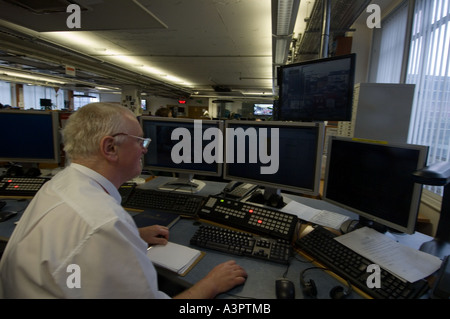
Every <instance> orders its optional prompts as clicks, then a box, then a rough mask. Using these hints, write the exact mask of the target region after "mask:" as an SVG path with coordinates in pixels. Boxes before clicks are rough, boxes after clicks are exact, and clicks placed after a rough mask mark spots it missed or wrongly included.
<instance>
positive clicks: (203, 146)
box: [140, 116, 223, 193]
mask: <svg viewBox="0 0 450 319" xmlns="http://www.w3.org/2000/svg"><path fill="white" fill-rule="evenodd" d="M140 122H141V126H142V129H143V131H144V136H145V137H149V138H151V139H152V141H151V143H150V145H149V147H148V151H147V153H146V154H145V156H144V168H145V169H149V170H151V171H161V172H171V173H178V174H179V178H178V179H177V180H176V181H174V182H171V183H170V184H166V185H163V186H161V187H160V188H161V189H164V190H172V191H179V192H188V193H196V192H198V191H200V190H201V189H202V187H203V186H204V185H205V184H204V182H202V181H199V180H194V175H200V176H221V175H222V166H223V121H220V120H194V119H185V118H164V117H152V116H142V117H141V118H140Z"/></svg>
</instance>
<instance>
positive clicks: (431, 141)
mask: <svg viewBox="0 0 450 319" xmlns="http://www.w3.org/2000/svg"><path fill="white" fill-rule="evenodd" d="M449 47H450V0H432V1H430V0H417V1H416V6H415V9H414V20H413V29H412V32H411V47H410V57H409V63H408V72H407V76H406V83H413V84H416V96H415V99H414V107H413V114H414V115H413V119H412V121H411V129H410V130H411V131H410V143H415V144H422V145H428V146H430V155H429V158H428V164H433V163H436V162H442V161H449V160H450V59H449ZM430 189H431V190H432V191H434V192H437V193H440V192H442V188H441V187H437V188H430Z"/></svg>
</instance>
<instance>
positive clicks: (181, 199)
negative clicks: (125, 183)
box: [122, 188, 205, 217]
mask: <svg viewBox="0 0 450 319" xmlns="http://www.w3.org/2000/svg"><path fill="white" fill-rule="evenodd" d="M204 199H205V197H203V196H199V195H192V194H186V193H177V192H167V191H161V190H156V189H144V188H135V189H134V190H133V191H132V192H131V194H129V195H128V198H127V200H126V201H125V202H124V203H122V206H123V207H126V208H135V209H156V210H162V211H167V212H170V213H175V214H178V215H180V216H185V217H195V216H196V215H197V212H198V210H199V209H200V208H201V207H202V204H203V201H204Z"/></svg>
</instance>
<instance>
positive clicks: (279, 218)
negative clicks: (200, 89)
mask: <svg viewBox="0 0 450 319" xmlns="http://www.w3.org/2000/svg"><path fill="white" fill-rule="evenodd" d="M198 216H199V217H200V218H203V219H205V220H210V221H214V222H217V223H220V224H223V225H227V226H230V227H233V228H237V229H240V230H243V231H248V232H251V233H255V234H258V235H263V236H270V237H274V238H281V239H284V240H288V241H290V240H292V236H293V235H294V232H295V229H296V225H297V220H298V218H297V216H295V215H292V214H288V213H284V212H281V211H278V210H276V209H272V208H267V207H262V206H257V205H253V204H251V203H244V202H240V201H235V200H232V199H226V198H222V197H218V196H210V197H209V198H208V199H207V200H206V202H205V204H204V205H203V207H202V208H201V209H200V211H199V212H198Z"/></svg>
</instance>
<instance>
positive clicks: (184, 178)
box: [158, 174, 206, 194]
mask: <svg viewBox="0 0 450 319" xmlns="http://www.w3.org/2000/svg"><path fill="white" fill-rule="evenodd" d="M205 185H206V184H205V182H202V181H199V180H196V179H194V175H193V174H180V175H179V176H178V178H177V179H176V180H174V181H171V182H167V183H165V184H163V185H161V186H159V187H158V189H160V190H164V191H172V192H181V193H189V194H195V193H198V192H199V191H200V190H202V188H203V187H205Z"/></svg>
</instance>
